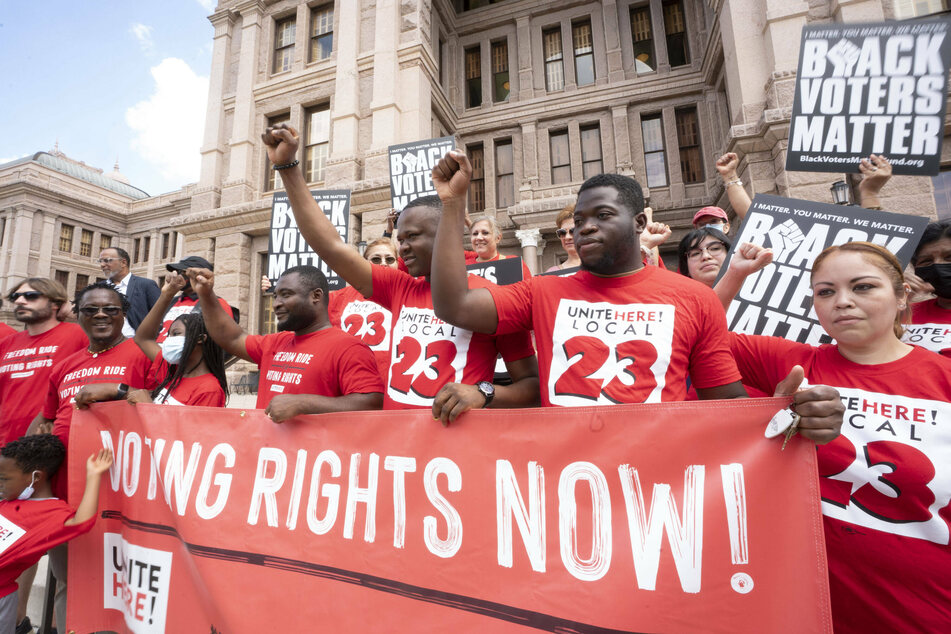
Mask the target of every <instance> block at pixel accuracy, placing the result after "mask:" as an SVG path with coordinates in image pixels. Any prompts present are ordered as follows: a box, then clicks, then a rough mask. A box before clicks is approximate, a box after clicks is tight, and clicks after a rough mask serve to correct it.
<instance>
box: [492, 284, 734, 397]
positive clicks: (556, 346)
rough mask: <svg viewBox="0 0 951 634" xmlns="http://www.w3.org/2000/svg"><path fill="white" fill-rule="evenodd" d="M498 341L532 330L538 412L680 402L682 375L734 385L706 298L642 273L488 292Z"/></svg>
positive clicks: (721, 318)
mask: <svg viewBox="0 0 951 634" xmlns="http://www.w3.org/2000/svg"><path fill="white" fill-rule="evenodd" d="M489 290H490V291H491V292H492V297H493V299H494V300H495V306H496V308H497V309H498V313H499V327H498V332H499V333H508V332H515V331H518V330H529V329H534V330H535V344H536V346H538V365H539V373H540V375H541V392H542V394H541V397H542V404H543V405H546V406H549V405H564V406H582V405H608V404H612V403H652V402H658V401H682V400H684V398H685V396H686V392H687V374H688V372H689V375H690V378H691V381H692V384H693V385H694V386H696V387H701V388H707V387H716V386H719V385H726V384H728V383H733V382H734V381H738V380H740V373H739V372H738V371H737V369H736V364H735V363H734V362H733V356H732V355H731V354H730V343H729V341H728V339H727V329H726V317H725V315H724V313H723V307H722V306H721V305H720V302H719V300H717V297H716V295H714V293H713V291H712V290H710V289H709V288H707V287H706V286H704V285H703V284H700V283H699V282H696V281H694V280H691V279H689V278H687V277H684V276H683V275H677V274H676V273H671V272H669V271H665V270H663V269H659V268H657V267H655V266H647V267H643V268H641V269H639V270H638V271H637V272H636V273H633V274H631V275H627V276H624V277H607V278H606V277H597V276H595V275H592V274H591V273H589V272H588V271H578V272H577V273H575V274H574V275H570V276H567V277H559V276H556V275H540V276H537V277H533V278H532V279H530V280H527V281H524V282H519V283H518V284H511V285H509V286H493V287H489Z"/></svg>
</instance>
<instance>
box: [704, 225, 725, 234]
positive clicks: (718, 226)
mask: <svg viewBox="0 0 951 634" xmlns="http://www.w3.org/2000/svg"><path fill="white" fill-rule="evenodd" d="M703 226H704V227H706V228H707V229H716V230H717V231H723V230H724V229H725V228H726V223H725V222H711V223H708V224H705V225H703ZM723 233H726V231H723Z"/></svg>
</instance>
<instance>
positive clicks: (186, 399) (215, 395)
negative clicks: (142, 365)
mask: <svg viewBox="0 0 951 634" xmlns="http://www.w3.org/2000/svg"><path fill="white" fill-rule="evenodd" d="M169 368H171V366H170V365H169V364H168V361H166V360H165V359H163V358H162V351H161V350H159V353H158V355H156V357H155V359H153V360H152V367H150V368H149V375H148V376H149V385H154V386H156V387H157V386H159V385H161V383H162V381H164V380H165V377H166V376H168V371H169ZM167 392H168V390H167V388H165V389H162V391H161V392H160V393H159V395H158V396H156V397H155V399H154V402H155V403H158V404H160V405H202V406H205V407H224V406H225V402H226V400H227V399H226V396H225V391H224V390H223V389H221V384H220V383H218V379H216V378H215V375H214V374H212V373H211V372H206V373H205V374H201V375H199V376H192V377H188V376H185V377H182V380H181V381H179V383H178V385H176V386H175V389H173V390H172V393H171V394H168V396H167V398H165V399H164V400H163V397H164V396H165V394H166V393H167Z"/></svg>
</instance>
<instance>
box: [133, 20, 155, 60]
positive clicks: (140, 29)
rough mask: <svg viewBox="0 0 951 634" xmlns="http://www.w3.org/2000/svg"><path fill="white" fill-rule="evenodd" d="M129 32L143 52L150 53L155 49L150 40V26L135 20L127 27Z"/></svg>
mask: <svg viewBox="0 0 951 634" xmlns="http://www.w3.org/2000/svg"><path fill="white" fill-rule="evenodd" d="M129 32H130V33H132V35H134V36H135V39H137V40H138V41H139V46H141V47H142V50H143V51H144V52H146V53H151V52H152V51H153V50H155V45H154V43H153V42H152V27H150V26H146V25H145V24H141V23H139V22H136V23H135V24H133V25H132V27H131V28H130V29H129Z"/></svg>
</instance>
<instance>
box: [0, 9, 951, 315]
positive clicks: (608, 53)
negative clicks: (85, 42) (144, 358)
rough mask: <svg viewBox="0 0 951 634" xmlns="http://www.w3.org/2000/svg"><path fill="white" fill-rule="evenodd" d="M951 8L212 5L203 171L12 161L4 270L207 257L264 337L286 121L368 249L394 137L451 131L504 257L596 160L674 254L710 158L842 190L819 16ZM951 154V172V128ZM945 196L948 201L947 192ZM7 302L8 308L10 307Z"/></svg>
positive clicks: (565, 198)
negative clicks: (805, 36) (623, 185)
mask: <svg viewBox="0 0 951 634" xmlns="http://www.w3.org/2000/svg"><path fill="white" fill-rule="evenodd" d="M942 8H943V3H942V1H941V0H932V1H926V2H912V1H911V0H597V1H592V0H562V1H560V2H550V1H545V0H334V1H320V0H316V1H310V2H305V1H303V0H221V1H220V2H219V4H218V6H217V8H216V10H215V12H214V13H213V14H212V15H211V16H210V18H209V19H210V20H211V22H212V24H213V25H214V29H215V31H214V48H213V61H212V67H211V78H210V89H209V99H208V111H207V116H206V125H205V136H204V140H203V145H202V149H201V156H202V162H201V176H200V179H199V181H198V183H195V184H191V185H187V186H185V187H184V188H183V189H181V190H180V191H176V192H172V193H170V194H166V195H162V196H157V197H148V196H146V195H145V194H144V192H141V190H137V189H135V188H134V187H131V186H129V185H128V184H127V183H123V182H122V179H121V176H118V175H117V173H113V175H111V176H110V175H107V174H103V173H102V172H101V171H98V170H94V169H92V168H89V167H88V166H85V165H82V164H78V163H76V162H75V161H71V160H69V159H67V158H66V157H65V156H63V155H61V153H58V152H55V151H54V152H50V153H39V154H37V155H35V156H34V157H32V158H31V159H24V160H21V161H16V162H14V163H10V164H7V165H3V166H0V223H2V224H0V234H2V235H0V244H2V248H3V250H2V255H0V282H2V287H3V288H4V289H6V288H7V287H8V285H9V284H10V283H11V282H12V281H13V280H14V279H16V278H20V277H23V276H26V275H28V274H29V275H32V274H39V275H50V276H54V277H56V276H60V277H63V272H65V278H64V279H65V281H66V282H67V285H68V287H69V288H70V289H72V288H74V287H75V286H76V285H78V283H79V282H82V281H83V280H85V279H89V280H93V279H95V277H96V276H97V275H98V273H99V272H98V267H97V266H95V262H94V260H95V258H96V257H97V256H98V247H99V246H101V244H104V243H105V242H104V241H105V238H106V237H108V238H109V239H110V241H111V242H110V244H113V245H118V246H122V247H123V248H125V249H126V250H128V251H129V252H130V253H133V254H134V262H133V266H132V269H133V272H135V273H136V274H139V275H144V276H148V277H152V278H159V277H160V276H161V275H163V274H164V266H163V264H164V263H165V262H168V261H174V260H177V259H178V258H180V257H181V256H183V255H202V256H204V257H207V258H208V259H210V260H212V261H213V262H214V263H215V265H216V288H217V289H218V291H219V294H220V295H222V296H223V297H225V298H226V299H227V300H228V301H229V302H230V303H231V304H233V305H236V306H239V307H240V308H241V312H242V317H241V322H242V326H244V327H245V328H247V329H248V330H249V331H251V332H266V331H267V330H268V329H269V328H271V327H273V326H272V324H273V318H272V317H271V315H270V313H269V302H268V301H267V299H266V298H265V297H263V296H262V294H261V293H260V289H259V286H258V280H259V279H260V276H261V273H262V271H263V270H264V260H265V255H266V252H267V248H268V223H269V217H270V208H271V195H272V193H273V191H274V190H275V189H279V188H280V182H279V178H278V179H277V180H275V174H274V172H273V171H272V170H271V169H270V165H268V162H267V157H266V153H265V151H264V148H263V145H262V143H261V142H260V136H261V133H262V132H263V131H264V129H265V128H266V127H267V126H268V125H269V124H271V123H275V122H280V121H289V122H290V123H291V124H292V125H293V126H294V127H295V128H297V129H298V130H300V131H301V133H302V135H303V142H302V156H301V161H302V164H304V166H305V170H306V172H305V173H306V174H307V176H308V180H309V181H310V184H311V187H312V188H314V189H322V188H326V189H330V188H333V189H337V188H349V189H351V190H352V204H351V209H352V220H351V235H352V239H353V241H354V243H355V244H356V243H357V242H359V241H370V240H372V239H374V238H376V237H379V236H380V235H381V233H382V231H383V227H384V220H385V217H386V214H387V212H388V201H389V181H388V164H387V148H388V146H389V145H392V144H396V143H403V142H408V141H414V140H419V139H425V138H430V137H436V136H443V135H446V134H455V135H456V138H457V139H458V143H459V145H460V146H461V147H464V148H465V149H466V150H467V151H468V153H469V154H470V156H471V157H473V159H474V163H475V164H476V168H477V172H476V179H475V181H474V185H473V191H472V195H471V196H470V211H471V212H473V213H483V212H484V213H487V214H490V215H494V216H495V217H496V218H497V219H498V220H499V221H500V224H501V226H502V227H503V228H504V240H503V245H502V246H503V249H502V250H503V251H504V252H507V253H519V254H522V255H523V256H524V257H526V260H527V261H528V262H529V264H530V266H532V267H533V268H534V269H535V270H544V269H545V268H547V267H549V266H551V265H552V264H554V263H556V262H557V261H558V260H559V258H561V257H563V254H562V253H561V249H560V246H559V244H558V240H557V239H556V237H555V233H554V231H555V227H554V225H553V219H554V217H555V215H556V214H557V212H558V210H560V209H561V208H562V207H563V206H565V205H566V204H569V203H571V202H573V200H574V196H575V192H576V191H577V188H578V186H579V185H580V184H581V182H583V180H584V179H585V178H586V177H587V176H588V175H590V174H593V173H597V172H601V171H603V172H617V173H621V174H627V175H631V176H635V177H637V178H638V179H639V180H640V181H641V183H642V184H643V185H645V191H646V192H647V193H648V195H649V199H650V204H651V206H652V208H653V209H654V215H655V219H657V220H661V221H663V222H666V223H668V224H670V225H671V226H672V227H674V229H675V234H674V237H673V239H672V240H671V241H670V242H669V243H668V245H666V246H665V248H664V250H663V251H664V253H665V255H669V254H670V252H671V250H675V248H676V240H677V239H678V238H679V235H682V233H683V232H684V231H685V230H686V229H687V228H688V226H689V223H690V219H691V218H692V216H693V214H694V212H695V211H696V209H698V208H699V207H702V206H705V205H710V204H717V205H720V206H722V207H724V208H728V203H727V200H726V195H725V192H724V188H723V184H722V183H721V182H720V180H719V177H718V176H717V173H716V170H715V167H714V161H715V159H716V157H717V156H719V155H720V154H722V153H723V152H726V151H736V152H738V153H739V154H740V155H741V157H742V161H741V166H740V177H741V179H742V180H743V182H744V183H745V187H746V188H747V191H748V192H749V193H750V194H751V195H755V194H756V193H760V192H762V193H774V194H778V195H781V196H790V197H798V198H813V199H817V200H826V201H830V202H831V199H830V194H829V186H830V185H831V183H832V182H833V181H836V180H841V179H842V178H843V176H842V175H839V174H819V173H803V172H786V171H785V169H784V164H785V148H786V139H787V134H788V127H789V118H790V114H791V106H792V96H793V90H794V80H795V74H796V66H797V61H798V44H799V37H800V30H801V28H802V27H803V26H804V25H806V24H809V23H813V22H830V21H837V22H862V21H879V20H883V19H905V18H908V17H912V16H914V15H916V14H919V15H920V14H924V13H930V12H934V11H939V10H941V9H942ZM945 154H946V157H945V161H944V163H945V164H947V165H951V146H949V145H948V144H947V143H945ZM949 173H951V172H949ZM943 182H944V181H941V179H936V180H935V181H934V182H933V181H932V179H928V178H912V177H896V178H895V179H893V182H892V183H890V184H889V185H888V186H887V187H886V188H885V190H884V192H883V204H884V205H885V206H886V208H888V209H892V210H896V211H902V212H907V213H915V214H921V215H929V216H933V215H934V214H935V212H936V193H935V183H938V184H939V190H940V189H941V183H943ZM948 189H951V187H948ZM942 191H943V190H942ZM947 198H948V197H947V196H944V195H943V194H942V195H938V196H937V199H938V200H939V205H941V206H947V205H948V202H947ZM64 226H66V227H72V231H73V237H72V242H70V243H68V244H67V240H66V239H65V235H66V234H65V233H64V231H66V230H65V229H63V227H64ZM90 240H91V241H92V245H93V246H92V247H91V248H89V249H87V248H86V247H85V246H84V245H86V244H87V243H89V241H90ZM57 247H58V248H57ZM83 276H85V277H83ZM2 316H3V317H5V318H7V321H11V320H10V313H9V306H8V307H5V312H4V313H3V315H2Z"/></svg>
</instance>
